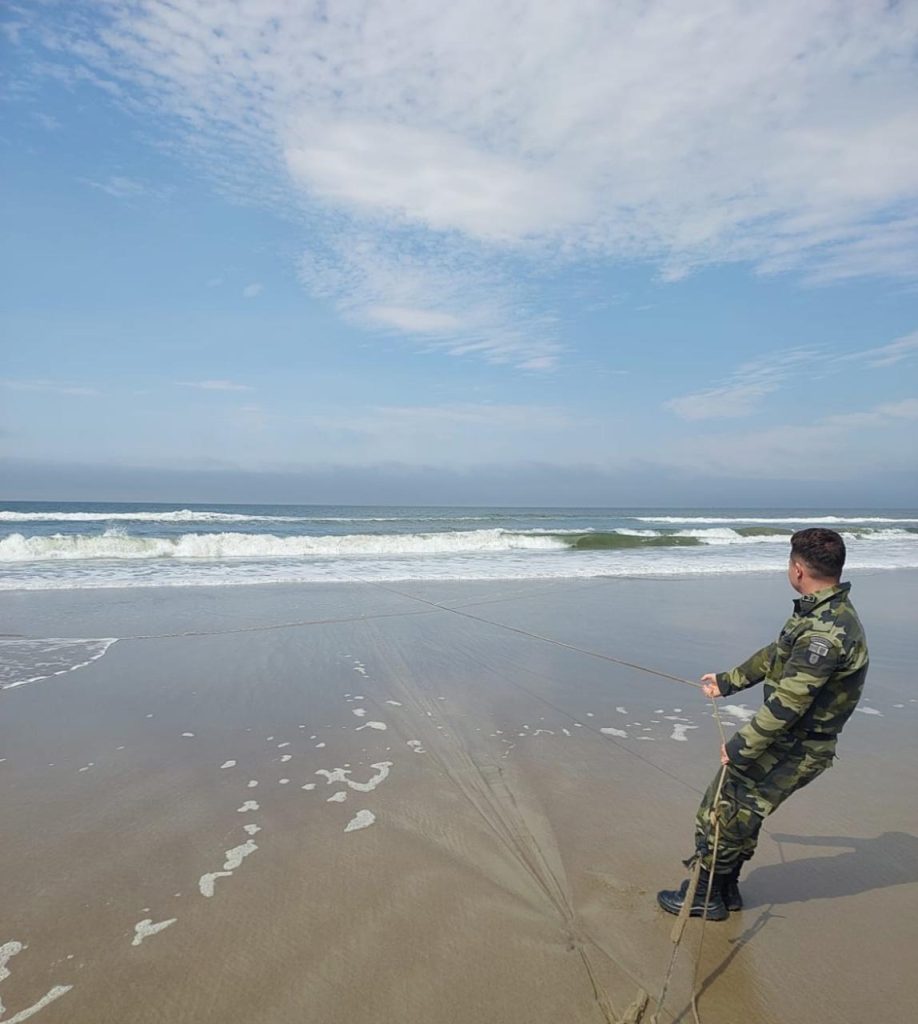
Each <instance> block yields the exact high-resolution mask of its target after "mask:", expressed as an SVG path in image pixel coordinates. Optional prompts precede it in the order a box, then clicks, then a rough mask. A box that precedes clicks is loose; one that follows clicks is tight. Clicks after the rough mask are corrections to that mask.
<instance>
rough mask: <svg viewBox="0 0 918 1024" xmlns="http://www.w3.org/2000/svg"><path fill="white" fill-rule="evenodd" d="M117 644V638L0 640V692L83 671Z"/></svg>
mask: <svg viewBox="0 0 918 1024" xmlns="http://www.w3.org/2000/svg"><path fill="white" fill-rule="evenodd" d="M117 642H118V639H117V637H101V638H98V639H92V640H84V639H66V638H61V637H47V638H45V639H41V640H21V639H9V640H7V639H3V640H0V690H12V689H13V688H14V687H17V686H25V685H26V683H37V682H39V681H40V680H42V679H50V678H51V677H52V676H62V675H66V674H67V673H68V672H75V671H76V670H77V669H81V668H86V666H87V665H91V664H92V663H93V662H94V661H97V660H98V659H99V658H101V657H102V655H103V654H105V653H106V651H108V649H109V648H110V647H111V646H112V644H116V643H117Z"/></svg>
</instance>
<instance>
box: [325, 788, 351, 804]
mask: <svg viewBox="0 0 918 1024" xmlns="http://www.w3.org/2000/svg"><path fill="white" fill-rule="evenodd" d="M344 800H347V790H346V789H341V790H339V791H338V792H337V793H332V795H331V796H330V797H329V798H328V799H327V800H326V803H329V804H340V803H342V802H343V801H344Z"/></svg>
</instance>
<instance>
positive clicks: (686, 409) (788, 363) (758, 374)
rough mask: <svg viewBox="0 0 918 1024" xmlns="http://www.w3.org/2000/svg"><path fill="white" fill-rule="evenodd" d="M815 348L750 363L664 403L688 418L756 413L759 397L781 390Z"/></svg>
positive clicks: (811, 357)
mask: <svg viewBox="0 0 918 1024" xmlns="http://www.w3.org/2000/svg"><path fill="white" fill-rule="evenodd" d="M816 355H817V353H816V352H814V351H813V350H811V349H794V350H791V351H789V352H779V353H776V354H775V355H772V356H768V357H767V358H764V359H761V360H756V361H754V362H751V363H746V364H744V365H743V366H741V367H739V369H737V370H736V371H734V373H733V374H731V376H730V377H728V378H727V379H726V380H723V381H721V382H719V383H717V384H715V385H714V386H713V387H711V388H707V389H705V390H702V391H697V392H695V393H694V394H690V395H682V396H681V397H678V398H671V399H670V400H669V401H667V402H664V403H663V407H664V408H665V409H669V410H670V411H671V412H674V413H675V414H676V415H677V416H679V417H681V418H682V419H684V420H713V419H735V418H739V417H742V416H749V415H751V414H752V413H753V412H755V410H756V408H757V407H758V405H759V399H761V398H764V397H765V396H766V395H770V394H772V393H774V392H775V391H777V390H778V389H779V388H780V387H781V385H782V384H783V383H784V382H785V381H787V379H788V378H789V377H791V376H792V375H793V373H794V371H795V370H798V369H799V368H800V367H801V366H804V365H806V364H807V363H809V362H811V361H812V360H813V359H814V358H815V357H816Z"/></svg>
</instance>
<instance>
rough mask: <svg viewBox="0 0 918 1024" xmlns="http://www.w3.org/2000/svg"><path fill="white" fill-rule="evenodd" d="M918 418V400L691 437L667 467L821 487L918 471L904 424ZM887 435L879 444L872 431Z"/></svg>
mask: <svg viewBox="0 0 918 1024" xmlns="http://www.w3.org/2000/svg"><path fill="white" fill-rule="evenodd" d="M914 419H918V399H916V398H908V399H904V400H902V401H898V402H887V403H882V404H880V405H878V406H874V407H873V408H870V409H864V410H856V409H855V410H848V411H846V412H845V413H843V414H834V415H830V416H825V417H822V418H820V419H818V420H816V421H814V422H809V423H798V424H786V425H780V426H776V427H769V428H768V429H765V430H751V431H745V432H742V433H739V432H733V431H731V432H730V433H729V434H725V435H716V436H715V435H705V436H687V437H683V438H681V439H679V440H678V441H675V442H674V443H673V444H671V446H670V448H669V451H668V453H667V461H668V464H669V465H671V466H674V467H676V468H678V469H680V470H682V471H686V470H689V471H691V472H692V473H694V474H699V475H701V476H706V477H733V478H736V479H753V478H757V479H769V478H771V479H783V480H801V481H806V482H807V483H810V484H812V483H818V482H820V481H826V480H843V479H850V478H851V475H852V474H854V473H868V472H870V473H873V472H880V471H885V470H889V471H893V472H911V473H914V471H915V462H916V457H918V450H916V445H915V442H914V440H913V439H912V437H913V435H909V434H907V433H906V434H904V433H903V432H902V430H901V429H900V428H901V424H902V421H903V420H914ZM880 430H886V431H888V434H887V435H886V436H887V437H888V443H885V444H882V445H878V443H877V440H876V437H875V435H874V434H873V433H872V432H873V431H880ZM660 461H663V460H660Z"/></svg>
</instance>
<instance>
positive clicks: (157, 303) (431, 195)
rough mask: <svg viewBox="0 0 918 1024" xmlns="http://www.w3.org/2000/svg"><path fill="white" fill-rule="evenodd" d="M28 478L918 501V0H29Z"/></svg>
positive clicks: (85, 489)
mask: <svg viewBox="0 0 918 1024" xmlns="http://www.w3.org/2000/svg"><path fill="white" fill-rule="evenodd" d="M2 19H3V20H2V26H0V27H2V30H3V32H2V45H3V48H4V57H3V64H4V67H5V68H6V72H5V75H6V83H5V88H4V95H5V99H4V100H3V126H2V128H0V146H2V153H3V165H4V172H3V198H2V200H0V202H2V212H3V223H4V238H5V245H4V246H3V256H2V259H3V267H2V279H3V282H4V293H5V297H4V303H3V313H2V321H0V326H2V331H3V337H4V339H5V341H4V358H3V365H2V367H0V401H2V419H0V443H2V460H3V461H2V465H0V469H2V472H3V476H4V477H5V478H6V481H7V483H6V485H5V486H4V487H3V492H4V496H5V497H7V498H47V499H67V498H74V499H82V500H89V499H92V498H98V499H111V500H114V499H120V498H123V499H126V500H131V499H146V500H158V499H161V500H186V501H191V500H201V501H216V500H224V501H230V500H238V501H251V502H255V501H303V502H307V501H316V502H336V501H348V502H365V503H378V502H402V501H404V502H429V503H436V502H446V503H452V502H460V501H462V502H466V503H477V502H493V503H499V504H515V503H540V504H545V503H550V504H581V503H589V504H668V503H674V504H680V503H682V504H698V505H704V504H710V505H719V504H734V505H745V504H761V503H763V502H765V503H769V504H772V505H776V506H778V505H784V506H791V505H808V506H820V505H826V504H834V505H839V504H840V505H845V506H848V507H852V506H857V505H873V506H875V505H910V504H911V505H915V504H918V443H916V438H918V429H916V428H918V293H916V279H918V147H916V146H915V144H914V143H915V139H916V138H918V66H916V60H915V52H916V43H918V7H916V5H914V4H899V5H890V4H887V3H885V2H884V3H880V2H876V3H874V2H870V0H861V2H858V3H843V2H833V0H822V2H820V3H814V4H805V5H801V4H799V3H790V2H774V3H770V4H767V5H750V4H748V3H745V2H740V0H735V2H734V0H716V2H715V0H708V2H706V3H700V4H693V5H686V4H684V3H679V2H675V0H656V2H650V3H643V2H642V3H637V2H623V3H617V4H609V3H607V2H595V3H593V2H589V3H587V2H572V3H569V4H563V5H559V4H554V3H549V2H535V0H527V2H522V3H519V4H515V5H512V7H511V5H509V4H503V5H502V4H496V5H495V4H493V3H484V2H480V3H479V2H462V0H460V2H455V3H450V4H443V5H438V4H431V3H429V2H418V3H412V2H411V0H400V2H398V3H389V2H385V0H380V2H376V3H372V4H354V5H326V4H319V3H317V4H311V3H308V2H306V0H303V2H297V3H291V2H288V0H250V2H248V3H245V4H241V5H240V4H237V3H233V2H230V0H207V2H204V0H194V2H192V0H169V2H168V3H167V2H165V0H147V2H145V3H143V4H140V3H135V2H122V0H98V2H84V3H80V4H72V3H51V2H42V3H29V4H21V5H17V4H15V3H14V4H10V5H7V6H6V7H5V8H4V12H3V15H2Z"/></svg>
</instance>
